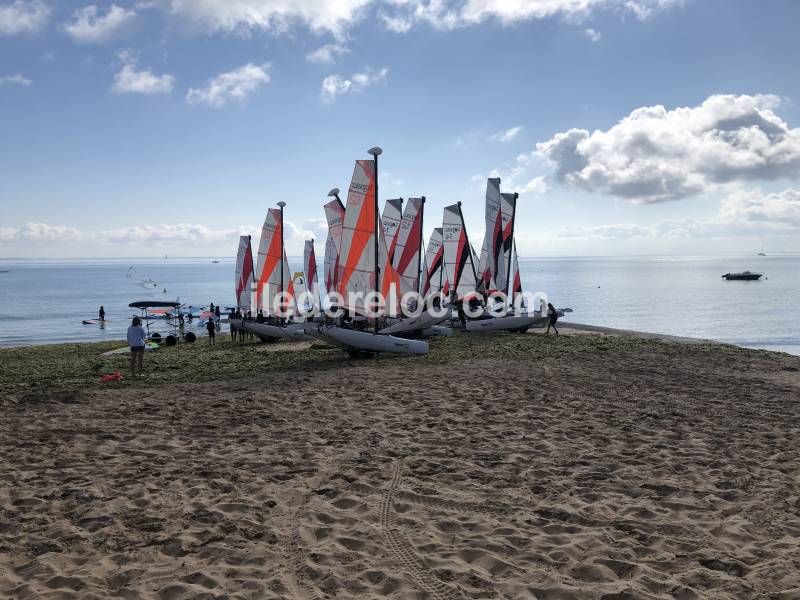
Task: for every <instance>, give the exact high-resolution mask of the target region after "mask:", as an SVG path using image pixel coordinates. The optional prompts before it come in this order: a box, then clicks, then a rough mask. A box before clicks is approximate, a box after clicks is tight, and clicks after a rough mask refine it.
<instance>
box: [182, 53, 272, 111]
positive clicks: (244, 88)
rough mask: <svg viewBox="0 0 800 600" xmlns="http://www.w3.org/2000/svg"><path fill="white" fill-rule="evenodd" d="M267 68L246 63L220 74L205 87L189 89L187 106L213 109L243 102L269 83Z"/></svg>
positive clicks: (265, 65) (264, 65)
mask: <svg viewBox="0 0 800 600" xmlns="http://www.w3.org/2000/svg"><path fill="white" fill-rule="evenodd" d="M268 68H269V65H268V64H263V65H254V64H253V63H248V64H246V65H244V66H242V67H239V68H238V69H234V70H233V71H229V72H227V73H222V74H221V75H218V76H217V77H215V78H214V79H211V80H209V81H208V83H207V84H206V85H205V87H202V88H191V89H190V90H189V92H188V93H187V94H186V101H187V102H188V103H189V104H206V105H208V106H212V107H214V108H219V107H221V106H225V104H227V103H228V102H229V101H231V100H239V101H243V100H244V99H245V98H247V96H249V95H250V94H251V93H253V92H254V91H255V90H257V89H258V88H259V87H261V86H262V85H264V84H266V83H269V81H270V76H269V73H267V69H268Z"/></svg>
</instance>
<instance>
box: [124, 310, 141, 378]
mask: <svg viewBox="0 0 800 600" xmlns="http://www.w3.org/2000/svg"><path fill="white" fill-rule="evenodd" d="M144 338H145V332H144V327H142V321H141V319H139V317H133V322H132V323H131V326H130V327H128V346H130V349H131V377H136V371H137V368H138V372H139V375H141V374H142V363H143V362H144V345H145V341H144Z"/></svg>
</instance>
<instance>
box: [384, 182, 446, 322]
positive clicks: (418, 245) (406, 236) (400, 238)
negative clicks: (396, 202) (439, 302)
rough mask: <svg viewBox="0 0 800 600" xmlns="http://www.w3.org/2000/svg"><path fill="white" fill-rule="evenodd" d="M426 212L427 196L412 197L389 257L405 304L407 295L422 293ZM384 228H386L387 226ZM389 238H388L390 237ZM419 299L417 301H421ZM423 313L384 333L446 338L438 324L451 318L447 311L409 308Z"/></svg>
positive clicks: (405, 319) (404, 319)
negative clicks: (441, 336) (424, 219)
mask: <svg viewBox="0 0 800 600" xmlns="http://www.w3.org/2000/svg"><path fill="white" fill-rule="evenodd" d="M424 212H425V196H422V197H420V198H409V199H408V202H407V203H406V208H405V211H404V212H403V216H402V219H401V221H400V227H399V230H398V232H397V235H396V236H395V237H394V239H393V240H392V243H391V246H390V248H391V250H390V252H389V256H390V258H391V260H392V268H393V269H394V270H395V272H396V273H397V276H398V278H399V285H400V290H399V291H400V296H401V301H402V299H403V298H406V297H407V296H406V295H407V294H412V295H416V294H421V290H420V287H421V283H422V254H423V252H422V250H423V245H422V225H423V217H424ZM384 229H386V227H385V226H384ZM387 239H388V238H387ZM418 299H419V296H417V297H416V298H415V301H418ZM405 308H407V309H411V310H413V311H415V312H418V313H419V314H416V315H413V316H410V317H405V318H397V319H394V320H390V321H391V323H390V324H389V325H388V326H386V327H384V328H383V329H381V330H380V333H391V334H394V335H419V336H422V337H427V336H432V335H442V334H443V333H444V332H443V331H441V330H440V329H439V328H436V329H434V327H435V326H436V325H438V324H439V323H441V322H442V321H444V320H445V319H447V318H449V314H448V313H447V312H445V311H430V310H429V309H428V308H425V307H423V306H407V307H405Z"/></svg>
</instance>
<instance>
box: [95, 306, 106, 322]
mask: <svg viewBox="0 0 800 600" xmlns="http://www.w3.org/2000/svg"><path fill="white" fill-rule="evenodd" d="M97 315H98V316H99V317H100V320H101V321H105V320H106V309H105V308H103V307H102V306H101V307H100V310H99V311H97Z"/></svg>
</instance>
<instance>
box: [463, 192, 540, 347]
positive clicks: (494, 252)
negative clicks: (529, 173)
mask: <svg viewBox="0 0 800 600" xmlns="http://www.w3.org/2000/svg"><path fill="white" fill-rule="evenodd" d="M518 198H519V195H518V194H516V193H503V192H501V191H500V179H499V178H497V177H490V178H489V179H488V180H487V182H486V214H485V216H486V234H485V236H484V240H483V247H482V248H481V258H480V264H479V268H478V272H479V274H480V275H479V281H478V284H477V286H476V289H477V291H478V292H479V293H480V294H481V295H482V296H483V297H484V298H488V301H489V303H490V304H491V303H492V301H493V300H492V299H493V296H492V294H496V293H498V292H500V293H502V294H503V295H504V297H505V298H506V302H507V304H506V305H505V307H504V308H506V309H508V311H509V312H506V313H505V314H504V315H503V316H492V315H491V312H490V311H489V310H488V309H491V308H493V307H492V306H487V307H486V308H487V312H485V313H484V315H483V316H482V317H480V318H477V319H472V320H470V321H467V323H466V326H465V329H466V330H467V331H472V332H478V331H501V330H515V331H520V332H523V331H527V330H528V328H529V327H531V326H533V325H538V324H541V323H543V322H544V320H545V318H544V317H543V316H542V315H541V314H539V315H537V314H535V313H528V312H525V311H524V310H520V311H518V312H514V309H515V307H514V305H513V301H514V299H515V298H516V296H517V295H518V294H520V293H521V292H522V281H521V279H520V275H519V262H518V258H517V254H516V244H515V242H514V221H515V218H516V207H517V199H518ZM519 308H522V307H519Z"/></svg>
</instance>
